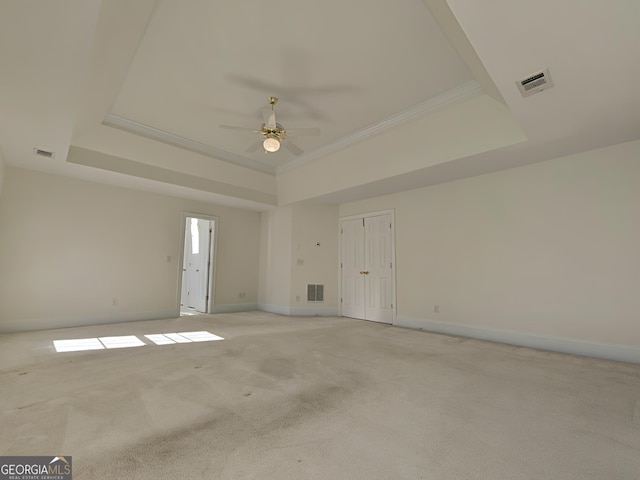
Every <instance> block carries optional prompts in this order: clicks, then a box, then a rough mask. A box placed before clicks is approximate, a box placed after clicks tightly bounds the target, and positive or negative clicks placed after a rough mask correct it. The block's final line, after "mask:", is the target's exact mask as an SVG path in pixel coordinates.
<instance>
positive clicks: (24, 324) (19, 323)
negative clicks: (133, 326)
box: [0, 309, 180, 333]
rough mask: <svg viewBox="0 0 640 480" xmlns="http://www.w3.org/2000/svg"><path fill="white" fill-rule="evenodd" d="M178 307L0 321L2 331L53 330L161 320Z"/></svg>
mask: <svg viewBox="0 0 640 480" xmlns="http://www.w3.org/2000/svg"><path fill="white" fill-rule="evenodd" d="M179 316H180V312H179V310H178V309H173V310H164V311H157V312H119V313H113V314H108V315H104V314H103V315H88V316H78V317H73V316H68V317H58V318H25V319H20V320H3V321H0V333H15V332H28V331H33V330H53V329H57V328H71V327H87V326H90V325H105V324H108V323H126V322H139V321H144V320H160V319H163V318H177V317H179Z"/></svg>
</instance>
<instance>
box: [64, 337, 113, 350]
mask: <svg viewBox="0 0 640 480" xmlns="http://www.w3.org/2000/svg"><path fill="white" fill-rule="evenodd" d="M53 346H54V347H55V349H56V352H80V351H82V350H102V349H104V345H102V344H101V343H100V340H98V339H97V338H74V339H71V340H54V341H53Z"/></svg>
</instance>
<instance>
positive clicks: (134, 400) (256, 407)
mask: <svg viewBox="0 0 640 480" xmlns="http://www.w3.org/2000/svg"><path fill="white" fill-rule="evenodd" d="M196 330H207V331H209V332H211V333H214V334H216V335H219V336H222V337H224V338H225V340H223V341H215V342H203V343H185V344H172V345H154V344H151V342H149V341H148V340H146V339H145V338H144V335H145V334H154V333H168V332H184V331H196ZM113 335H137V336H138V337H139V338H140V339H142V340H144V341H145V342H146V343H149V345H146V346H143V347H138V348H127V349H114V350H96V351H88V352H68V353H57V352H55V350H54V349H53V346H52V341H53V340H55V339H66V338H86V337H101V336H113ZM0 425H1V428H0V455H52V456H53V455H70V456H72V458H73V468H74V477H73V478H74V479H76V480H77V479H115V478H122V479H154V480H155V479H176V478H180V479H201V478H202V479H278V480H285V479H343V478H344V479H399V478H407V479H409V478H416V479H418V478H424V479H456V480H458V479H491V480H495V479H509V480H514V479H531V480H542V479H554V480H559V479H575V480H586V479H598V480H602V479H608V480H611V479H638V478H640V365H631V364H623V363H616V362H610V361H605V360H596V359H589V358H583V357H574V356H570V355H563V354H556V353H551V352H544V351H537V350H532V349H527V348H519V347H512V346H508V345H500V344H493V343H489V342H481V341H475V340H467V339H462V338H457V337H450V336H445V335H435V334H430V333H425V332H419V331H412V330H406V329H400V328H396V327H390V326H386V325H380V324H374V323H369V322H364V321H358V320H351V319H346V318H318V317H312V318H300V317H281V316H277V315H271V314H267V313H262V312H248V313H237V314H228V315H226V314H225V315H223V314H220V315H211V316H198V317H183V318H180V319H171V320H162V321H152V322H137V323H129V324H120V325H103V326H94V327H82V328H73V329H63V330H51V331H40V332H29V333H19V334H8V335H0Z"/></svg>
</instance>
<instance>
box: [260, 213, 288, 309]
mask: <svg viewBox="0 0 640 480" xmlns="http://www.w3.org/2000/svg"><path fill="white" fill-rule="evenodd" d="M292 221H293V208H292V207H281V208H273V209H271V210H267V211H265V212H262V217H261V224H260V225H261V226H260V274H259V278H260V293H259V299H258V305H259V308H260V309H261V310H265V311H267V312H272V313H280V314H283V315H288V314H289V313H290V302H291V299H290V295H291V294H290V292H291V241H292V228H293V227H292Z"/></svg>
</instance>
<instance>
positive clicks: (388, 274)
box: [364, 215, 393, 323]
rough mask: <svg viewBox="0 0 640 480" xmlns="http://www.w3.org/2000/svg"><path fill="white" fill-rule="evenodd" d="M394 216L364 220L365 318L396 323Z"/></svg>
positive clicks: (380, 216) (381, 216) (366, 218)
mask: <svg viewBox="0 0 640 480" xmlns="http://www.w3.org/2000/svg"><path fill="white" fill-rule="evenodd" d="M392 227H393V224H392V223H391V215H379V216H375V217H365V219H364V232H365V233H364V238H365V248H364V271H365V272H366V273H365V275H364V285H365V294H364V295H365V318H366V319H367V320H372V321H374V322H382V323H393V307H392V302H393V293H392V292H393V290H392V289H393V262H392V256H391V254H392V252H391V232H392Z"/></svg>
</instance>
